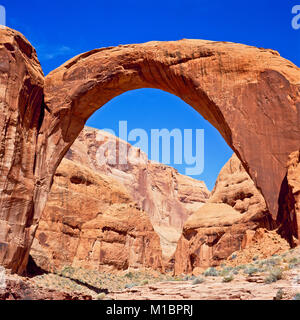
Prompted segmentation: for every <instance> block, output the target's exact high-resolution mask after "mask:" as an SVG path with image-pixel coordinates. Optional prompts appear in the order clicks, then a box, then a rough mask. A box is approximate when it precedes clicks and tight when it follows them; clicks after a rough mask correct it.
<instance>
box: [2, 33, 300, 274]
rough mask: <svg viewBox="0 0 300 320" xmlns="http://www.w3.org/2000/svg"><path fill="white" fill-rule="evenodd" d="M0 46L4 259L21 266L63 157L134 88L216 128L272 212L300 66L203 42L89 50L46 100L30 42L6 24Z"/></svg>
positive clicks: (294, 140)
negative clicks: (180, 105) (159, 93)
mask: <svg viewBox="0 0 300 320" xmlns="http://www.w3.org/2000/svg"><path fill="white" fill-rule="evenodd" d="M0 46H1V55H2V60H1V61H3V62H2V63H1V71H2V73H1V85H2V86H3V90H2V91H1V102H2V103H1V114H4V115H5V116H2V122H1V127H0V128H1V132H2V149H3V152H2V153H1V167H0V173H1V177H2V178H1V179H2V183H1V187H0V198H1V227H0V228H1V229H0V231H1V232H0V244H1V245H0V264H3V265H4V266H6V267H8V268H10V269H12V270H13V271H18V272H22V271H23V270H24V268H25V265H26V263H27V259H28V252H29V249H30V246H31V243H32V240H33V237H34V231H35V229H36V226H37V224H38V221H39V219H40V216H41V214H42V212H43V210H44V207H45V205H46V201H47V195H48V193H49V191H50V187H51V183H52V181H53V175H54V173H55V171H56V169H57V167H58V165H59V163H60V162H61V160H62V158H63V156H64V155H65V153H66V152H67V151H68V149H69V148H70V146H71V145H72V143H73V142H74V141H75V139H76V138H77V136H78V135H79V133H80V132H81V130H82V129H83V127H84V124H85V122H86V120H87V119H88V118H89V117H90V116H91V115H92V114H93V113H94V112H95V111H96V110H97V109H99V108H100V107H101V106H103V105H104V104H105V103H107V102H108V101H109V100H111V99H112V98H114V97H115V96H117V95H120V94H122V93H123V92H125V91H128V90H133V89H138V88H158V89H162V90H165V91H167V92H170V93H173V94H175V95H177V96H178V97H180V98H181V99H183V100H184V101H185V102H187V103H188V104H190V105H191V106H192V107H193V108H195V110H197V111H198V112H199V113H201V114H202V115H203V116H204V118H206V119H207V120H208V121H209V122H210V123H211V124H212V125H213V126H215V128H216V129H217V130H219V132H220V133H221V134H222V136H223V137H224V139H225V140H226V141H227V143H228V144H229V146H230V147H231V148H232V149H233V150H234V151H235V153H236V154H237V156H238V157H239V159H240V160H241V161H242V163H243V166H244V167H245V168H246V170H247V172H248V173H249V174H250V176H251V178H252V179H253V181H254V183H255V185H256V186H257V187H258V188H259V190H261V192H262V195H263V196H264V198H265V200H266V203H267V206H268V209H269V211H270V212H271V214H272V216H273V218H274V219H275V218H277V210H278V198H279V194H280V192H281V188H282V182H283V180H284V177H285V175H286V161H287V159H288V156H289V154H290V153H291V152H293V151H295V150H297V149H298V148H299V140H300V118H299V116H298V114H299V112H300V111H299V108H300V107H299V106H300V93H299V92H300V91H299V86H300V84H299V83H300V71H299V68H298V67H296V66H295V65H294V64H292V63H291V62H289V61H287V60H285V59H283V58H281V57H280V55H279V54H278V53H277V52H276V51H273V50H268V49H262V48H255V47H250V46H246V45H241V44H234V43H225V42H213V41H206V40H181V41H173V42H157V41H154V42H149V43H145V44H133V45H124V46H118V47H111V48H102V49H95V50H92V51H90V52H87V53H83V54H81V55H78V56H76V57H75V58H73V59H71V60H70V61H68V62H66V63H65V64H64V65H62V66H61V67H59V68H58V69H56V70H54V71H53V72H51V73H50V74H49V75H48V76H47V77H46V79H45V85H44V98H45V103H43V102H42V96H43V91H42V87H43V76H42V71H41V69H40V66H39V63H38V61H37V59H36V56H35V52H34V49H33V48H32V47H31V45H30V44H29V43H28V41H27V40H26V39H25V38H24V37H23V36H22V35H20V34H19V33H17V32H16V31H13V30H11V29H8V28H4V29H1V30H0ZM16 75H17V77H16ZM16 208H17V209H16Z"/></svg>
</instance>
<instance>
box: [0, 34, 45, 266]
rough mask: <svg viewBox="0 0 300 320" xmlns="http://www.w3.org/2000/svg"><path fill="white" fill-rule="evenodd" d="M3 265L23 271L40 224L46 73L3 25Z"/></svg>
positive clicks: (0, 238) (33, 54) (28, 48)
mask: <svg viewBox="0 0 300 320" xmlns="http://www.w3.org/2000/svg"><path fill="white" fill-rule="evenodd" d="M0 61H1V63H0V88H1V90H0V144H1V150H0V265H4V266H5V267H6V268H9V269H11V270H12V271H13V272H19V271H22V270H23V269H24V267H25V266H26V262H27V256H28V251H29V249H30V245H31V242H32V238H33V235H34V232H35V230H36V227H37V225H38V217H37V216H36V215H35V214H34V212H35V211H34V202H35V200H37V201H38V196H39V195H38V194H37V193H36V192H35V191H36V189H35V188H36V186H37V185H38V183H39V182H38V181H37V179H36V177H35V175H34V171H35V165H36V162H35V161H36V155H37V152H38V151H37V138H38V132H39V128H40V126H41V123H42V121H43V113H44V111H43V105H42V99H43V84H44V76H43V72H42V69H41V67H40V64H39V62H38V59H37V56H36V52H35V50H34V49H33V47H32V46H31V45H30V43H29V42H28V41H27V40H26V39H25V38H24V37H23V36H22V35H21V34H20V33H18V32H16V31H13V30H10V29H9V28H1V29H0Z"/></svg>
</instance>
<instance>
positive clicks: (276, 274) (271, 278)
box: [265, 268, 282, 283]
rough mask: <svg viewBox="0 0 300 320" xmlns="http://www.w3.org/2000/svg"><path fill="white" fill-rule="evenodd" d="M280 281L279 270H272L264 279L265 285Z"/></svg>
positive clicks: (280, 273)
mask: <svg viewBox="0 0 300 320" xmlns="http://www.w3.org/2000/svg"><path fill="white" fill-rule="evenodd" d="M280 279H282V270H281V269H280V268H273V269H272V270H271V271H270V273H269V275H268V276H267V277H266V278H265V283H272V282H276V281H277V280H280Z"/></svg>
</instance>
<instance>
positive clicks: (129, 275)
mask: <svg viewBox="0 0 300 320" xmlns="http://www.w3.org/2000/svg"><path fill="white" fill-rule="evenodd" d="M125 277H126V278H129V279H132V278H133V273H132V272H131V271H129V272H127V273H126V274H125Z"/></svg>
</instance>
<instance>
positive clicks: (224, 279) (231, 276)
mask: <svg viewBox="0 0 300 320" xmlns="http://www.w3.org/2000/svg"><path fill="white" fill-rule="evenodd" d="M233 279H234V277H233V275H232V274H228V275H227V276H225V277H224V278H223V282H231V281H232V280H233Z"/></svg>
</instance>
